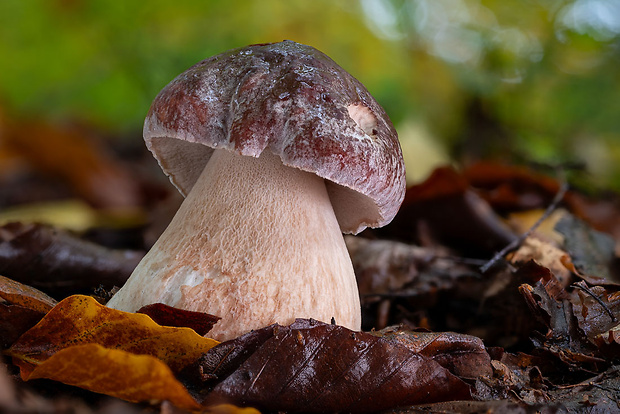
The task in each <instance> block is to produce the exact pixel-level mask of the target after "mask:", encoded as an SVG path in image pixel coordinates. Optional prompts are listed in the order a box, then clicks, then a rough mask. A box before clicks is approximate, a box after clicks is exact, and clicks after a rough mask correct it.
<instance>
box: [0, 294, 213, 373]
mask: <svg viewBox="0 0 620 414" xmlns="http://www.w3.org/2000/svg"><path fill="white" fill-rule="evenodd" d="M217 343H218V342H217V341H214V340H213V339H208V338H203V337H201V336H199V335H198V334H196V332H194V331H193V330H191V329H188V328H173V327H163V326H160V325H158V324H156V323H155V322H153V321H152V320H151V318H149V317H148V316H146V315H142V314H137V313H127V312H121V311H118V310H115V309H110V308H107V307H105V306H103V305H101V304H99V303H97V302H96V301H95V300H94V299H93V298H90V297H88V296H80V295H75V296H70V297H68V298H66V299H64V300H63V301H61V302H60V303H59V304H58V305H56V306H55V307H54V308H53V309H52V310H51V311H50V312H48V313H47V315H46V316H45V317H44V318H43V319H42V320H41V322H40V323H38V324H37V325H36V326H35V327H33V328H32V329H30V330H29V331H28V332H26V333H25V334H23V335H22V336H21V337H20V338H19V340H18V341H17V342H15V343H14V344H13V345H12V346H11V348H9V350H8V351H6V354H7V355H10V356H12V357H13V358H14V359H17V360H19V366H20V368H21V374H22V377H24V378H28V377H29V375H30V373H31V372H32V370H33V369H34V368H35V367H36V366H38V365H41V364H42V363H43V362H44V361H46V360H47V359H49V358H50V357H52V356H53V355H55V354H56V353H58V352H60V351H61V350H65V349H68V348H71V347H74V346H77V345H87V344H97V345H101V346H104V347H106V348H110V349H119V350H123V351H127V352H130V353H133V354H139V355H151V356H154V357H157V358H159V359H161V360H162V361H163V362H165V363H166V365H168V366H169V367H170V368H171V369H172V371H173V372H179V371H180V370H181V369H182V368H183V367H184V366H186V365H189V364H190V363H192V362H193V361H194V360H195V359H197V358H198V357H199V356H200V355H201V354H202V353H204V352H206V351H207V350H208V349H210V348H212V347H213V346H214V345H216V344H217ZM93 352H95V353H98V352H99V351H98V350H95V351H93ZM66 355H68V357H70V353H69V354H66Z"/></svg>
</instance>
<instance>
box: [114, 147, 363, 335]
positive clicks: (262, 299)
mask: <svg viewBox="0 0 620 414" xmlns="http://www.w3.org/2000/svg"><path fill="white" fill-rule="evenodd" d="M155 302H162V303H165V304H167V305H170V306H175V307H178V308H182V309H187V310H193V311H201V312H207V313H211V314H214V315H217V316H220V317H222V320H220V321H219V322H218V323H217V324H216V326H215V327H214V329H213V330H212V331H211V332H209V334H208V335H209V336H210V337H213V338H215V339H219V340H227V339H230V338H234V337H237V336H239V335H240V334H243V333H245V332H248V331H249V330H251V329H256V328H261V327H263V326H267V325H269V324H272V323H275V322H277V323H280V324H289V323H291V322H293V321H294V319H295V318H314V319H318V320H321V321H324V322H329V321H330V320H331V319H332V318H334V319H335V320H336V322H337V323H338V324H340V325H343V326H346V327H348V328H350V329H353V330H359V329H360V323H361V322H360V319H361V312H360V304H359V294H358V290H357V284H356V280H355V274H354V272H353V266H352V264H351V259H350V258H349V255H348V252H347V249H346V246H345V243H344V240H343V237H342V233H341V231H340V227H339V225H338V222H337V220H336V216H335V214H334V211H333V208H332V205H331V202H330V200H329V196H328V194H327V190H326V188H325V183H324V182H323V179H322V178H319V177H317V176H316V175H314V174H311V173H307V172H304V171H300V170H297V169H294V168H289V167H286V166H284V165H283V164H282V162H281V161H280V159H279V157H277V156H275V155H273V154H271V153H269V152H268V151H265V152H263V154H261V156H260V157H258V158H253V157H247V156H242V155H239V154H236V153H234V152H230V151H226V150H221V149H220V150H216V151H215V152H214V153H213V155H212V156H211V159H210V160H209V162H208V163H207V165H206V167H205V168H204V171H203V172H202V173H201V175H200V178H199V179H198V181H196V183H195V184H194V187H193V188H192V190H191V191H190V193H189V194H188V196H187V198H186V199H185V201H184V202H183V204H182V205H181V207H180V208H179V210H178V212H177V214H176V215H175V217H174V218H173V220H172V222H171V223H170V225H169V226H168V228H167V229H166V231H165V232H164V233H163V234H162V236H161V237H160V238H159V240H158V241H157V243H155V245H154V246H153V248H152V249H151V250H150V251H149V252H148V254H147V255H146V256H145V257H144V259H143V260H142V261H141V262H140V264H139V265H138V267H137V268H136V269H135V270H134V272H133V273H132V275H131V277H130V278H129V280H128V281H127V283H126V284H125V286H124V287H123V288H122V289H120V291H119V292H118V293H117V294H116V295H114V297H113V298H112V299H111V300H110V302H109V303H108V306H110V307H113V308H116V309H120V310H124V311H135V310H137V309H139V308H140V307H142V306H144V305H148V304H151V303H155Z"/></svg>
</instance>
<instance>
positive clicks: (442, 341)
mask: <svg viewBox="0 0 620 414" xmlns="http://www.w3.org/2000/svg"><path fill="white" fill-rule="evenodd" d="M372 334H373V335H377V336H380V337H381V338H385V339H388V340H390V341H394V342H397V343H399V344H401V345H403V346H405V347H407V348H409V349H410V350H411V351H413V352H415V353H416V354H419V355H422V356H425V357H427V358H430V359H432V360H434V361H436V362H437V363H439V365H441V366H442V367H444V368H446V369H447V370H448V371H450V372H451V373H453V374H454V375H456V376H458V377H459V378H478V377H481V376H491V375H492V373H493V370H492V367H491V357H490V356H489V354H488V353H487V351H486V349H485V347H484V344H483V343H482V340H481V339H480V338H477V337H475V336H471V335H464V334H459V333H455V332H412V331H408V330H402V329H395V328H393V327H392V328H386V329H383V330H381V331H378V332H374V333H372Z"/></svg>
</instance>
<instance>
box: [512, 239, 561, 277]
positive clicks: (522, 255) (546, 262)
mask: <svg viewBox="0 0 620 414" xmlns="http://www.w3.org/2000/svg"><path fill="white" fill-rule="evenodd" d="M509 260H510V262H511V263H513V264H517V263H526V262H529V261H530V260H534V261H535V262H536V263H538V264H540V265H541V266H544V267H546V268H548V269H549V270H551V272H552V273H553V274H554V276H555V277H556V278H557V279H558V281H559V282H560V284H561V285H562V286H564V287H566V286H568V285H569V284H570V283H571V280H572V273H571V272H570V270H569V269H567V268H566V265H565V263H567V262H570V257H568V255H567V254H566V252H565V251H563V250H561V249H560V248H558V247H556V246H554V245H553V244H552V243H549V242H547V241H544V240H541V239H539V238H538V237H537V234H536V233H534V234H532V235H530V236H529V237H528V238H526V239H525V240H523V243H522V244H521V246H520V247H519V249H518V250H517V251H515V252H514V253H512V254H511V255H510V256H509Z"/></svg>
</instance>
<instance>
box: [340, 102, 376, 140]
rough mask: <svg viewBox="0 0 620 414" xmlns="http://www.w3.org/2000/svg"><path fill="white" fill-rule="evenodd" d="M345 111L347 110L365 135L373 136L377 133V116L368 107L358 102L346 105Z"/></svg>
mask: <svg viewBox="0 0 620 414" xmlns="http://www.w3.org/2000/svg"><path fill="white" fill-rule="evenodd" d="M347 111H349V116H350V117H351V119H352V120H353V121H355V123H356V124H357V126H359V127H360V128H361V129H362V131H364V133H365V134H366V135H370V136H374V135H376V134H377V131H376V129H375V128H376V127H377V117H376V116H375V114H373V113H372V111H371V110H370V108H368V107H366V106H364V105H360V104H351V105H349V106H347Z"/></svg>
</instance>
